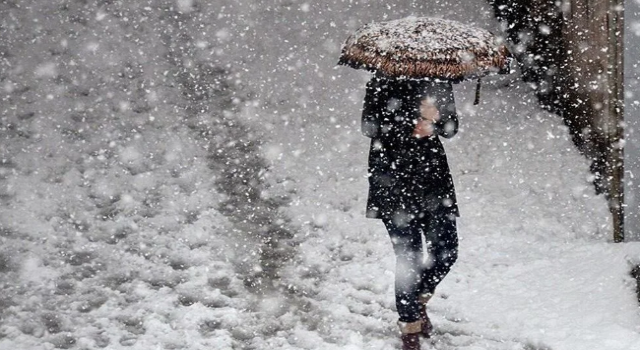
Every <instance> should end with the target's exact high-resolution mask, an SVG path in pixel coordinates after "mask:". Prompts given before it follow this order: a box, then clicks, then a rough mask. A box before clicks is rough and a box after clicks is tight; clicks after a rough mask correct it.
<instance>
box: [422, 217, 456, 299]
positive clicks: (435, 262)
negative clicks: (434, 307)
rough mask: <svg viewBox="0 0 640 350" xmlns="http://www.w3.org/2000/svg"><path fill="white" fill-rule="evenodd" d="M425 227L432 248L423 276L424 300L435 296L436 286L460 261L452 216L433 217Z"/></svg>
mask: <svg viewBox="0 0 640 350" xmlns="http://www.w3.org/2000/svg"><path fill="white" fill-rule="evenodd" d="M425 226H426V227H427V230H426V231H425V232H424V233H425V237H426V239H427V240H428V241H429V242H430V246H429V251H428V254H429V255H428V261H427V263H426V264H425V267H424V268H423V270H422V276H421V277H422V278H421V287H420V295H421V297H422V298H423V299H426V298H428V296H430V295H433V293H434V291H435V289H436V286H437V285H438V284H439V283H440V282H442V280H443V279H444V277H445V276H446V275H447V274H448V273H449V271H450V270H451V267H452V266H453V264H454V263H455V262H456V260H457V259H458V233H457V229H456V218H455V217H454V216H451V215H440V216H431V217H430V218H429V220H428V224H427V225H425ZM423 227H424V226H423Z"/></svg>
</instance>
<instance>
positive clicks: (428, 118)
mask: <svg viewBox="0 0 640 350" xmlns="http://www.w3.org/2000/svg"><path fill="white" fill-rule="evenodd" d="M438 120H440V112H438V108H436V106H435V105H434V104H433V100H432V99H430V98H426V99H424V100H422V101H421V102H420V118H419V119H418V122H417V123H416V127H415V128H414V129H413V133H412V136H413V137H416V138H422V137H429V136H431V135H433V131H434V128H433V124H434V123H435V122H437V121H438Z"/></svg>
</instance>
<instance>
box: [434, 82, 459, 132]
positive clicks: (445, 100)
mask: <svg viewBox="0 0 640 350" xmlns="http://www.w3.org/2000/svg"><path fill="white" fill-rule="evenodd" d="M438 100H439V101H438V102H439V103H438V112H439V113H440V120H438V121H437V122H436V123H435V124H434V129H435V132H436V134H438V135H439V136H442V137H444V138H447V139H449V138H452V137H453V136H454V135H455V134H457V133H458V114H457V113H456V102H455V99H454V97H453V86H451V84H450V83H447V84H443V85H442V88H440V89H438Z"/></svg>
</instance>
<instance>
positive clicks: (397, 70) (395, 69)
mask: <svg viewBox="0 0 640 350" xmlns="http://www.w3.org/2000/svg"><path fill="white" fill-rule="evenodd" d="M510 61H511V55H510V53H509V50H508V49H507V47H506V46H505V45H504V44H502V43H501V42H500V40H498V38H496V37H495V36H494V35H493V34H491V33H490V32H489V31H487V30H484V29H481V28H477V27H473V26H469V25H466V24H462V23H460V22H456V21H451V20H446V19H439V18H429V17H407V18H402V19H397V20H393V21H388V22H379V23H369V24H366V25H364V26H363V27H361V28H360V29H358V30H357V31H356V32H355V33H354V34H352V35H350V36H349V37H348V38H347V40H346V42H345V43H344V45H343V47H342V54H341V55H340V60H339V62H338V64H342V65H347V66H350V67H353V68H363V69H367V70H371V71H376V72H379V73H382V74H384V75H386V76H389V77H405V78H437V79H446V80H462V79H465V78H474V77H475V78H479V77H482V76H484V75H486V74H489V73H491V72H500V71H502V72H504V71H505V70H508V67H509V63H510Z"/></svg>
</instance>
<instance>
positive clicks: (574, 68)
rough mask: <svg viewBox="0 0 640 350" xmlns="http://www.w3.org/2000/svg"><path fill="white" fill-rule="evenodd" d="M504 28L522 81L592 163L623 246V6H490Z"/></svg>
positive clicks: (609, 0)
mask: <svg viewBox="0 0 640 350" xmlns="http://www.w3.org/2000/svg"><path fill="white" fill-rule="evenodd" d="M488 1H489V3H490V4H491V5H492V7H493V9H494V12H495V15H496V17H497V18H498V20H500V21H501V22H503V23H504V24H505V28H507V29H506V32H507V36H508V39H509V41H510V42H511V43H512V44H513V47H514V48H513V51H514V54H515V55H516V57H517V58H518V62H519V63H520V65H521V68H522V75H523V79H524V80H525V81H528V82H531V83H533V84H534V86H535V88H536V93H537V96H538V99H539V101H540V103H541V104H542V106H543V107H545V108H547V109H548V110H550V111H552V112H555V113H557V114H558V115H560V116H562V118H563V119H564V122H565V124H566V125H567V126H568V127H569V130H570V133H571V136H572V139H573V142H574V144H575V145H576V146H577V148H578V149H579V150H580V152H582V153H583V154H584V155H585V156H586V157H587V158H589V159H590V160H591V171H592V173H593V174H594V175H595V179H594V185H595V188H596V191H597V192H598V193H605V194H606V195H607V198H608V200H609V208H610V210H611V213H612V215H613V223H614V240H615V241H616V242H620V241H622V240H623V238H624V235H623V232H624V231H623V205H622V203H623V199H624V198H623V191H622V186H623V182H622V177H623V149H622V143H621V142H620V141H621V139H622V135H623V128H622V121H623V116H622V112H623V104H622V103H623V102H622V101H623V93H622V92H623V90H622V89H623V77H622V67H623V65H622V45H623V44H622V43H623V41H622V33H623V29H622V28H623V26H622V21H623V15H622V14H623V12H622V0H564V1H550V0H520V1H513V0H488Z"/></svg>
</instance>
